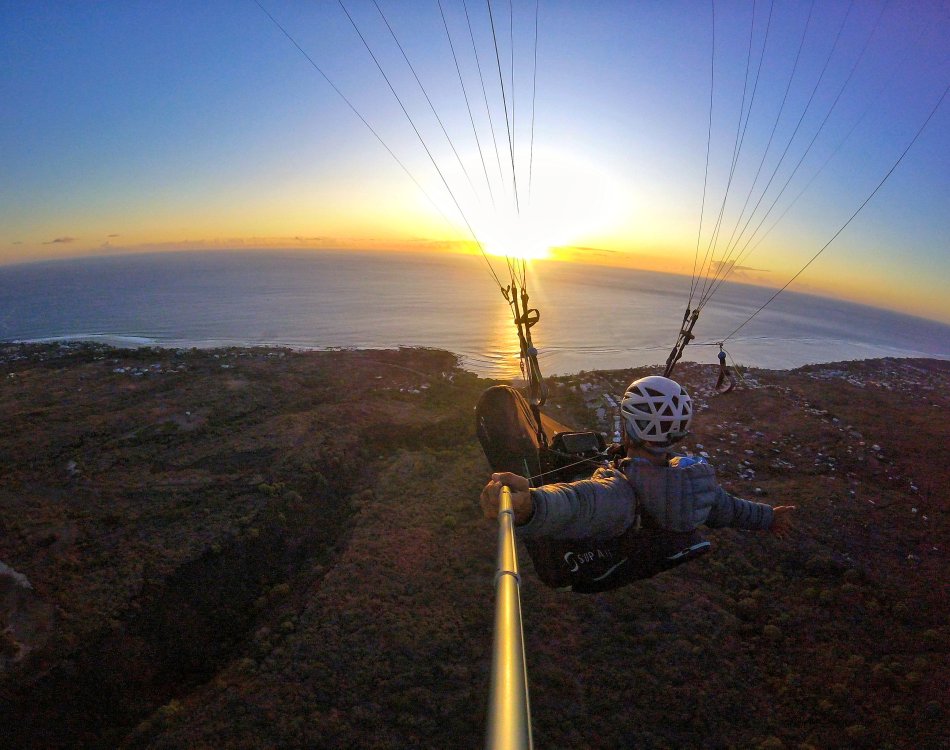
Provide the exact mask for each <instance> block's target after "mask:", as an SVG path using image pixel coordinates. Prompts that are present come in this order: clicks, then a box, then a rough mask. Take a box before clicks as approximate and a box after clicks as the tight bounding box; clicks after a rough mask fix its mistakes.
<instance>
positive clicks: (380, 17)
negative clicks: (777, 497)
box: [0, 0, 950, 322]
mask: <svg viewBox="0 0 950 750" xmlns="http://www.w3.org/2000/svg"><path fill="white" fill-rule="evenodd" d="M261 3H262V5H263V8H262V7H261V5H258V4H257V3H256V2H255V1H254V0H231V1H230V2H214V1H212V0H209V1H207V2H201V3H193V2H174V1H172V0H169V1H168V2H155V1H151V2H144V1H143V2H139V1H137V0H122V1H121V2H119V1H116V2H112V1H110V0H102V1H100V2H65V1H63V2H43V1H42V0H33V1H31V2H29V3H24V2H20V1H19V0H0V28H2V29H3V30H4V34H3V38H2V41H0V71H2V72H0V101H2V102H3V106H2V107H0V263H19V262H27V261H34V260H44V259H50V258H62V257H69V258H74V257H79V256H83V255H102V254H106V253H125V252H142V251H156V250H187V249H221V250H228V249H246V248H314V249H315V250H316V249H321V248H334V249H339V248H343V249H353V250H359V249H371V250H379V249H391V250H394V251H409V250H413V251H430V252H481V251H482V250H484V251H485V252H486V254H487V258H488V259H489V261H490V262H491V264H492V266H493V267H495V268H496V269H498V271H499V272H500V271H501V270H504V269H505V264H504V262H503V261H502V260H500V259H499V258H498V257H496V255H495V254H496V253H497V254H504V253H506V252H508V253H513V254H517V255H520V256H522V257H528V258H531V257H548V258H554V259H556V260H563V261H565V262H580V263H587V264H600V265H607V266H610V265H616V266H627V267H640V268H648V269H652V270H661V271H669V272H673V273H685V274H693V273H694V270H695V271H696V272H697V273H698V274H699V275H700V276H705V275H707V273H708V274H710V275H711V274H713V273H715V271H716V269H719V268H726V269H731V274H730V276H729V278H730V279H733V280H736V281H743V282H748V283H756V284H763V285H767V286H773V287H779V286H782V285H783V284H784V283H786V282H787V281H788V280H789V279H790V278H792V276H794V275H795V274H796V273H797V272H798V271H800V270H801V268H802V267H803V266H804V265H805V264H806V263H808V261H809V260H810V259H811V258H812V257H813V256H815V255H816V253H817V254H819V257H818V258H816V259H815V261H814V262H813V263H812V265H810V266H809V267H808V268H807V269H806V270H805V271H804V272H803V273H802V275H801V276H800V277H799V278H798V279H797V280H796V281H795V283H794V285H793V286H792V287H791V288H792V289H795V290H797V291H803V292H811V293H818V294H824V295H828V296H834V297H840V298H844V299H850V300H854V301H858V302H863V303H867V304H872V305H876V306H880V307H885V308H889V309H896V310H900V311H903V312H908V313H912V314H915V315H921V316H924V317H929V318H932V319H936V320H941V321H943V322H950V295H947V294H946V287H947V281H948V279H950V96H948V97H947V99H945V100H943V102H942V104H941V105H940V106H939V107H937V109H936V111H935V112H934V107H935V106H936V105H937V104H938V102H939V101H940V100H941V97H942V96H943V95H944V94H945V92H946V90H947V86H948V84H950V3H948V2H927V1H922V0H917V1H915V2H902V1H901V0H890V1H889V2H883V1H882V2H879V1H878V0H862V2H854V3H849V2H847V1H841V2H839V1H837V0H817V2H815V3H810V2H788V1H785V0H776V1H775V2H774V4H773V3H769V2H767V0H760V1H759V2H723V1H721V0H717V1H716V2H714V3H713V2H699V1H697V2H608V1H606V0H604V1H602V2H584V3H581V2H552V1H551V0H542V2H540V4H539V5H537V6H536V4H535V3H534V2H518V1H517V0H515V2H514V3H513V6H511V5H509V4H508V3H507V2H503V1H502V0H492V2H491V3H482V2H478V1H477V0H465V3H464V4H463V2H462V0H441V3H440V1H439V0H401V1H400V2H395V1H394V0H378V3H379V5H378V7H377V5H375V4H374V2H372V0H345V2H344V3H343V4H341V3H340V2H330V1H329V0H317V1H315V2H288V1H287V0H261ZM489 8H490V9H491V16H489ZM536 8H537V14H536ZM380 10H381V11H382V12H380ZM440 10H441V12H440ZM466 12H467V15H468V21H467V20H466ZM443 13H444V19H445V20H444V22H443V15H442V14H443ZM268 14H270V16H272V18H271V17H269V15H268ZM348 14H349V16H348ZM350 18H352V21H351V20H350ZM275 21H276V23H275ZM536 21H537V25H536ZM469 22H470V24H471V30H469ZM387 23H388V25H389V27H390V28H391V29H392V32H390V30H389V28H387ZM277 24H280V26H282V27H283V29H284V31H282V30H281V28H279V27H278V25H277ZM492 24H494V27H495V35H494V37H493V35H492V30H491V28H492ZM446 27H448V34H447V33H446ZM535 28H537V47H536V48H535ZM285 32H286V33H285ZM288 35H289V36H290V37H292V38H293V41H291V39H290V38H288ZM360 35H362V37H363V39H365V41H366V45H368V46H369V48H370V49H371V50H372V53H373V54H375V55H376V58H377V59H378V61H379V67H377V64H376V62H374V59H373V57H372V56H371V55H370V52H368V51H367V48H366V46H364V42H363V41H362V40H361V36H360ZM394 37H395V39H396V40H398V46H397V43H396V42H395V41H394ZM495 39H497V51H496V45H495V41H494V40H495ZM450 40H451V46H450ZM297 45H299V49H298V46H297ZM400 46H401V50H400ZM453 49H454V51H455V58H453V54H452V53H453ZM301 50H303V52H304V53H306V56H305V54H303V53H302V52H301ZM403 53H404V55H405V57H404V56H403ZM307 56H309V60H308V57H307ZM406 59H408V61H409V63H410V64H411V67H410V65H408V64H407V62H406ZM456 60H457V63H456ZM535 60H536V63H535ZM380 68H381V69H382V71H383V73H384V74H385V76H386V77H387V78H388V79H389V84H391V85H392V88H393V89H395V91H396V94H398V97H399V98H398V100H397V98H396V97H395V96H394V95H393V91H392V90H390V88H389V84H388V83H387V80H386V78H384V77H383V75H382V74H381V72H380ZM318 69H319V70H318ZM479 69H481V76H479ZM416 77H418V82H417V80H416ZM328 79H329V81H328ZM460 79H461V80H460ZM501 81H504V93H502V83H501ZM331 82H332V83H331ZM420 82H421V87H420ZM344 97H345V98H344ZM932 112H933V114H932V116H931V113H932ZM928 116H931V118H930V120H929V123H928V124H927V127H926V128H924V130H923V131H922V132H921V133H920V135H919V137H918V138H917V140H916V141H915V142H914V145H913V146H912V148H911V149H910V150H909V151H908V152H907V154H906V156H904V158H903V159H902V160H901V161H900V163H899V164H898V166H897V168H896V169H894V171H893V172H892V173H891V174H890V176H887V175H888V173H889V171H890V170H891V168H892V167H894V165H895V163H897V162H898V160H899V159H901V155H902V153H903V152H904V150H905V149H906V148H907V146H908V144H910V143H911V142H912V141H913V139H914V138H915V135H916V134H917V133H918V130H919V129H920V128H921V126H922V125H923V124H924V122H925V121H927V119H928ZM361 118H362V120H361ZM363 120H365V122H364V121H363ZM509 133H510V134H511V138H510V139H509V135H508V134H509ZM512 165H514V168H512ZM885 177H887V179H886V180H885V181H884V184H883V185H881V187H880V189H879V190H878V191H877V192H876V193H875V194H874V195H873V197H871V199H870V201H868V203H867V205H866V206H865V207H864V208H863V209H861V210H860V211H859V213H858V214H857V216H855V218H854V219H853V220H852V221H851V222H850V223H848V222H849V219H850V218H851V216H852V214H854V213H855V211H858V209H859V208H860V207H861V205H862V204H863V203H864V201H866V200H867V199H868V198H869V197H870V196H871V195H872V193H874V191H875V189H876V188H878V185H879V184H880V183H881V181H882V180H884V178H885ZM720 216H721V217H722V218H721V219H720V218H719V217H720ZM846 224H847V226H845V225H846ZM773 225H774V228H773ZM717 227H718V229H717ZM843 227H844V228H843ZM842 228H843V229H842ZM839 230H840V234H838V233H839ZM829 241H831V244H830V245H828V244H827V243H829ZM826 245H827V247H826V249H824V250H822V248H824V247H825V246H826ZM578 268H579V269H580V266H578ZM485 278H486V279H488V278H489V277H488V276H486V277H485Z"/></svg>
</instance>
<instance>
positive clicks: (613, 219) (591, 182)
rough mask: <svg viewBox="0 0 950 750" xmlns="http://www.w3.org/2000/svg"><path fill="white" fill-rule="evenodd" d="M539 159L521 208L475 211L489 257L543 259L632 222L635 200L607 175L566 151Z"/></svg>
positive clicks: (545, 152)
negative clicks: (593, 236) (630, 216)
mask: <svg viewBox="0 0 950 750" xmlns="http://www.w3.org/2000/svg"><path fill="white" fill-rule="evenodd" d="M538 156H539V158H538V161H537V165H536V170H535V175H534V181H533V185H532V189H531V192H530V194H528V193H527V191H525V192H524V193H523V194H520V195H521V201H520V205H519V206H518V207H517V209H516V208H515V207H513V206H507V207H503V206H501V205H494V206H493V207H492V210H491V211H487V210H485V208H484V204H483V206H481V207H479V209H478V210H475V211H473V212H472V213H473V215H474V217H475V220H474V221H473V225H474V226H475V227H477V233H478V239H479V241H480V243H481V245H482V247H483V248H484V250H485V252H486V253H488V254H490V255H493V256H499V257H508V258H517V259H519V260H545V259H548V258H552V257H553V256H554V252H553V248H557V247H565V246H571V245H574V244H577V243H583V242H584V241H585V240H586V239H587V238H588V237H590V236H592V235H593V234H595V233H602V232H604V231H608V232H609V231H610V229H611V228H613V227H616V226H619V225H620V224H621V223H622V222H623V221H624V220H625V219H627V218H628V216H629V213H630V211H631V205H632V204H633V200H632V199H631V196H630V195H629V191H628V190H627V189H626V187H625V185H624V184H623V183H622V182H621V181H620V180H618V179H616V178H615V177H614V176H613V175H611V174H610V173H609V171H607V170H605V169H603V168H601V167H599V166H598V165H594V164H592V163H590V162H588V161H585V160H583V159H581V158H580V157H578V156H576V155H573V154H570V153H565V152H564V151H555V150H551V149H548V150H546V151H541V152H540V153H539V155H538ZM497 203H499V204H500V203H501V202H500V201H499V202H497Z"/></svg>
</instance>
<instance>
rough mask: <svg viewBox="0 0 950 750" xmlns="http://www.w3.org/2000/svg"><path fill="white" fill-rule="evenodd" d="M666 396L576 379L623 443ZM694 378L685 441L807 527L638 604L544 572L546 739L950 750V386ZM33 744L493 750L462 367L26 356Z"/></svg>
mask: <svg viewBox="0 0 950 750" xmlns="http://www.w3.org/2000/svg"><path fill="white" fill-rule="evenodd" d="M643 372H645V371H634V370H626V371H616V372H609V373H602V372H601V373H581V374H579V375H576V376H572V377H562V378H555V379H552V381H551V384H550V385H551V391H552V393H551V399H550V405H549V408H550V411H551V413H552V414H554V415H555V416H556V417H557V418H558V419H559V420H561V421H563V422H567V423H571V424H576V425H591V426H593V425H595V424H596V425H597V426H598V427H599V428H601V429H604V430H608V429H610V425H609V424H608V423H607V422H601V423H599V424H598V423H597V419H598V415H597V409H598V408H599V407H600V406H602V400H601V398H600V396H601V395H602V394H603V393H606V392H611V393H617V392H618V391H621V390H622V388H623V386H624V385H626V383H627V382H629V381H630V380H631V379H632V378H633V377H635V376H637V375H638V374H642V373H643ZM677 377H678V378H679V379H680V380H681V381H682V382H683V383H684V384H685V385H686V387H687V388H688V389H689V390H690V392H691V393H693V395H694V398H695V400H696V401H697V404H698V416H697V419H696V420H695V422H694V430H695V434H694V435H693V436H692V438H691V439H690V440H689V441H688V443H687V445H686V448H687V449H689V450H691V451H693V452H700V451H704V452H706V453H708V454H709V455H710V460H711V461H712V462H713V463H714V464H716V466H717V468H718V470H719V476H720V480H721V481H722V482H723V483H724V484H725V485H726V486H727V487H728V488H729V489H730V490H731V491H733V492H735V493H736V494H740V495H742V496H746V497H752V498H755V499H760V500H763V501H765V502H770V503H773V504H788V503H794V504H796V505H798V509H799V510H798V516H797V526H796V530H795V532H794V533H793V534H792V535H791V537H789V538H787V539H784V540H779V539H776V538H774V537H770V536H768V535H763V534H754V533H750V532H739V531H733V530H722V531H715V532H710V533H709V534H708V538H709V539H710V540H711V542H712V544H713V548H714V551H713V553H712V554H710V555H707V556H705V557H704V558H701V559H700V560H698V561H695V562H692V563H690V564H688V565H686V566H682V567H680V568H677V569H675V570H673V571H670V572H668V573H665V574H662V575H660V576H658V577H656V578H654V579H651V580H649V581H644V582H641V583H638V584H634V585H632V586H629V587H627V588H625V589H623V590H620V591H615V592H610V593H605V594H598V595H579V594H563V593H558V592H555V591H552V590H549V589H546V588H544V587H543V586H542V585H541V584H540V582H539V581H538V579H537V577H536V576H535V575H534V573H533V570H532V569H531V565H530V561H529V560H528V558H527V555H525V554H522V567H523V572H524V579H525V583H524V585H523V587H522V610H523V614H524V626H525V635H526V649H527V658H528V670H529V679H530V684H531V691H532V692H531V702H532V712H533V724H534V736H535V744H536V746H537V747H538V748H625V747H637V748H656V749H659V748H669V749H672V748H703V749H712V748H770V749H775V748H790V749H791V748H797V749H799V750H805V749H806V748H809V747H811V748H895V749H896V748H908V749H909V748H915V749H918V748H934V749H936V748H941V747H947V746H948V745H950V730H948V729H947V726H948V723H950V706H948V697H947V696H948V694H950V692H948V683H950V625H948V623H947V612H948V611H950V590H948V583H947V582H948V581H950V566H948V554H947V549H946V539H947V536H948V531H950V529H948V514H947V504H948V494H947V489H946V488H947V486H948V479H950V476H948V475H950V440H948V428H947V424H948V406H950V397H948V393H950V363H947V362H939V361H930V360H871V361H866V362H856V363H836V364H834V365H821V366H810V367H806V368H802V369H799V370H795V371H791V372H776V371H751V372H748V373H746V377H745V380H744V382H743V383H742V384H741V385H740V387H739V388H737V390H736V391H735V392H733V393H732V394H729V395H727V396H718V395H715V394H714V393H713V392H712V390H711V385H712V382H713V380H714V369H713V368H711V367H705V366H698V365H684V366H683V367H682V369H681V370H680V371H679V372H678V373H677ZM0 378H2V381H0V382H2V387H0V618H2V619H0V629H4V628H5V630H3V640H2V641H0V746H2V747H22V748H30V747H33V748H57V747H88V748H112V747H128V748H156V749H157V748H183V747H188V748H259V747H282V748H294V747H299V748H305V747H306V748H350V747H360V748H406V747H426V748H428V747H432V748H444V747H474V746H480V745H481V743H482V732H483V727H484V722H485V716H484V711H485V705H486V702H487V693H488V684H487V680H488V668H489V662H490V648H491V637H492V633H491V628H492V612H493V591H492V584H491V581H492V575H493V572H494V565H495V560H494V554H495V528H494V525H493V523H491V522H488V521H485V520H483V519H481V518H480V515H479V510H478V503H477V498H478V493H479V491H480V489H481V487H482V485H483V484H484V482H485V480H486V479H487V473H488V467H487V463H486V462H485V459H484V457H483V456H482V455H481V452H480V449H479V447H478V444H477V441H476V440H475V437H474V424H473V416H472V415H473V413H472V407H473V405H474V403H475V401H476V399H477V397H478V394H479V393H480V392H481V390H482V389H484V388H485V387H486V386H487V385H489V384H490V382H489V381H485V380H481V379H479V378H476V377H475V376H473V375H471V374H469V373H466V372H463V371H461V370H459V369H458V368H457V367H456V364H455V361H454V358H453V357H452V356H451V355H449V354H446V353H444V352H437V351H429V350H399V351H363V352H351V351H338V352H311V353H299V352H291V351H286V350H276V349H274V350H266V349H247V350H242V349H228V350H216V351H195V350H188V351H184V350H181V351H175V350H156V349H137V350H113V349H108V348H104V347H98V346H91V345H77V344H56V345H45V346H23V345H2V346H0Z"/></svg>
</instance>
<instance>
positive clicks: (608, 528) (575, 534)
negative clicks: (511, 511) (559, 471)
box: [517, 469, 637, 539]
mask: <svg viewBox="0 0 950 750" xmlns="http://www.w3.org/2000/svg"><path fill="white" fill-rule="evenodd" d="M531 500H532V501H533V504H534V514H533V515H532V516H531V518H530V519H529V520H528V521H527V522H526V523H525V524H524V525H522V526H518V527H517V533H518V536H520V537H521V538H523V539H535V538H539V537H546V538H549V539H586V538H591V537H594V538H598V537H599V538H605V537H610V536H617V535H619V534H621V533H623V532H624V531H625V530H626V529H627V528H628V527H629V526H630V525H631V524H632V523H633V522H634V520H635V519H636V505H637V501H636V495H635V493H634V491H633V487H631V486H630V483H629V482H628V481H627V479H626V478H625V477H624V476H623V474H621V473H620V472H618V471H615V470H613V469H601V470H598V471H597V472H596V473H595V474H594V476H593V477H592V478H590V479H585V480H582V481H580V482H570V483H561V484H549V485H545V486H544V487H538V488H535V489H532V490H531Z"/></svg>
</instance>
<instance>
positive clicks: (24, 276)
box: [0, 251, 950, 377]
mask: <svg viewBox="0 0 950 750" xmlns="http://www.w3.org/2000/svg"><path fill="white" fill-rule="evenodd" d="M495 265H496V268H499V269H500V268H504V263H503V261H502V260H501V259H498V260H497V262H496V263H495ZM528 281H529V290H530V291H531V304H532V307H537V308H538V309H539V310H540V311H541V318H540V321H539V323H538V324H537V325H536V326H535V327H534V329H533V335H534V343H535V345H536V346H537V347H538V349H539V351H540V355H539V361H540V364H541V369H542V372H544V373H545V374H551V375H554V374H568V373H574V372H578V371H581V370H593V369H615V368H625V367H634V366H639V365H650V364H656V363H662V362H664V361H665V360H666V357H667V354H668V353H669V351H670V348H671V347H672V345H673V343H674V341H675V339H676V334H677V332H678V330H679V324H680V322H681V321H682V317H683V312H684V310H685V307H686V301H687V298H688V294H689V279H688V278H685V277H682V276H675V275H670V274H661V273H654V272H648V271H637V270H629V269H611V268H605V267H594V266H582V265H578V264H567V263H557V262H544V261H540V262H538V261H535V262H534V263H533V265H532V266H531V269H530V271H529V277H528ZM770 295H771V291H769V290H766V289H763V288H761V287H753V286H748V285H742V284H725V285H723V286H722V288H721V289H720V290H719V291H718V292H717V294H716V295H715V296H714V297H713V298H712V301H711V302H710V303H709V304H708V306H707V307H705V308H704V310H703V313H702V315H701V316H700V318H699V321H698V323H697V325H696V328H695V331H694V332H695V333H696V335H697V338H696V342H694V343H693V344H691V345H690V346H689V347H688V348H687V350H686V355H685V356H684V360H691V361H699V362H705V363H710V364H714V363H716V362H717V360H716V354H717V352H718V347H717V346H715V342H716V341H718V340H720V339H721V338H723V337H725V336H727V335H728V334H729V333H730V332H731V331H733V330H734V329H735V328H736V327H737V326H739V325H740V324H741V323H742V322H743V321H745V320H746V319H747V318H748V317H749V315H751V314H752V313H753V312H754V311H755V310H756V309H757V308H758V307H759V306H760V305H761V304H762V303H763V302H765V300H767V299H768V297H769V296H770ZM63 339H90V340H98V341H103V342H107V343H111V344H118V345H129V346H135V345H155V346H164V347H176V348H177V347H193V346H195V347H218V346H261V345H262V346H287V347H294V348H302V349H332V348H394V347H397V346H425V347H433V348H439V349H447V350H449V351H452V352H455V353H456V354H458V355H459V358H460V361H461V363H462V365H463V366H464V367H466V368H468V369H470V370H472V371H474V372H477V373H479V374H481V375H488V376H494V377H510V376H513V375H515V374H516V373H517V371H518V345H517V338H516V335H515V330H514V326H513V325H512V323H511V314H510V311H509V308H508V307H507V304H506V303H505V301H504V299H503V298H502V296H501V293H500V291H499V289H498V286H497V285H496V284H495V282H494V280H493V279H492V278H491V276H490V274H489V272H488V267H487V265H486V263H485V260H484V259H483V258H482V257H481V256H462V255H454V254H444V255H438V254H431V255H410V254H403V253H369V252H366V253H362V252H328V251H321V252H285V251H279V252H263V251H257V252H243V251H242V252H224V251H217V252H176V253H161V254H149V255H126V256H111V257H97V258H84V259H75V260H60V261H48V262H40V263H29V264H20V265H12V266H5V267H0V340H4V341H10V340H16V341H38V340H39V341H49V340H63ZM725 348H726V351H727V352H728V353H729V355H730V357H731V358H732V360H734V361H735V362H737V363H739V364H740V365H745V366H755V367H766V368H773V369H785V368H791V367H798V366H800V365H804V364H809V363H819V362H833V361H840V360H854V359H867V358H874V357H935V358H940V359H950V326H946V325H943V324H941V323H937V322H934V321H929V320H925V319H922V318H915V317H911V316H907V315H901V314H898V313H894V312H888V311H885V310H880V309H877V308H872V307H865V306H861V305H855V304H850V303H847V302H840V301H835V300H830V299H827V298H823V297H815V296H810V295H803V294H797V293H794V292H788V291H787V292H784V293H783V294H782V295H780V296H779V297H778V298H776V300H775V301H774V302H772V303H771V304H770V305H769V306H768V307H767V308H766V309H765V310H764V311H763V312H761V313H760V314H759V315H758V316H757V317H756V318H755V319H753V320H752V321H751V322H750V323H748V325H746V326H745V327H744V328H742V330H741V331H740V332H739V333H737V334H736V335H735V336H734V337H732V338H730V339H729V340H727V341H726V343H725Z"/></svg>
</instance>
